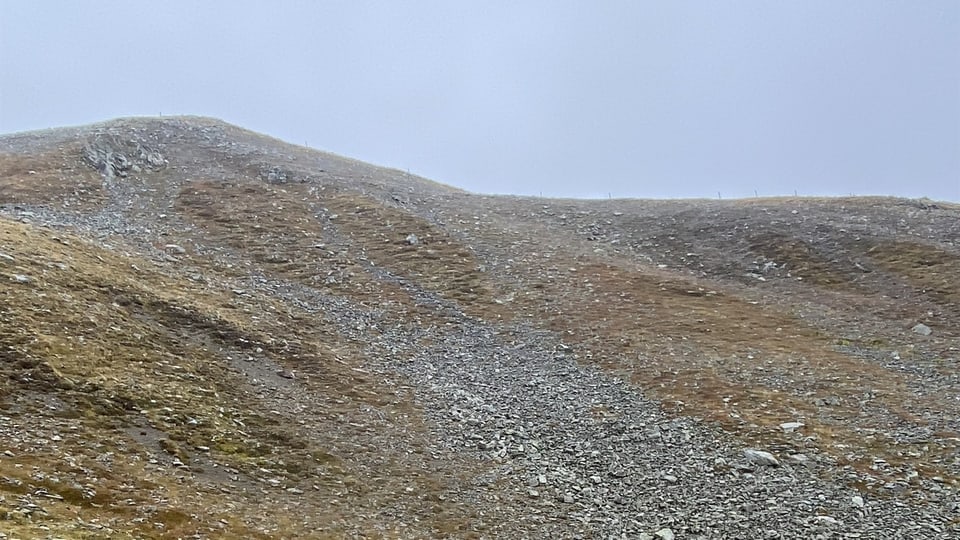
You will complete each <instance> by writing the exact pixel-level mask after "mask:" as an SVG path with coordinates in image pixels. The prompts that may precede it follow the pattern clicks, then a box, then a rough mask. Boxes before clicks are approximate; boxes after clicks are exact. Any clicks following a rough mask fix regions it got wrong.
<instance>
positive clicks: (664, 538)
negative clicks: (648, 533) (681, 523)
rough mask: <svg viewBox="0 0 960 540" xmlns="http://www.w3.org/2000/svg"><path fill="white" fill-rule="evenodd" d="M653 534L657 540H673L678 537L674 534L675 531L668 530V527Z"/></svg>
mask: <svg viewBox="0 0 960 540" xmlns="http://www.w3.org/2000/svg"><path fill="white" fill-rule="evenodd" d="M653 534H654V536H656V537H657V538H660V540H673V539H674V538H675V537H676V536H675V535H674V534H673V531H672V530H670V529H668V528H666V527H664V528H663V529H660V530H659V531H657V532H655V533H653Z"/></svg>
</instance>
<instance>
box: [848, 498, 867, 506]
mask: <svg viewBox="0 0 960 540" xmlns="http://www.w3.org/2000/svg"><path fill="white" fill-rule="evenodd" d="M850 502H851V503H853V505H854V506H856V507H857V508H863V507H864V506H865V505H866V503H865V502H863V497H861V496H859V495H854V496H853V497H851V498H850Z"/></svg>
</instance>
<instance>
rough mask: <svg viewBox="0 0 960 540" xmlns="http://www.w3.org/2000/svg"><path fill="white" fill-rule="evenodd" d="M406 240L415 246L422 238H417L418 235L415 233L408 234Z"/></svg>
mask: <svg viewBox="0 0 960 540" xmlns="http://www.w3.org/2000/svg"><path fill="white" fill-rule="evenodd" d="M406 242H407V243H408V244H410V245H411V246H415V245H417V244H419V243H420V239H419V238H417V235H415V234H408V235H407V238H406Z"/></svg>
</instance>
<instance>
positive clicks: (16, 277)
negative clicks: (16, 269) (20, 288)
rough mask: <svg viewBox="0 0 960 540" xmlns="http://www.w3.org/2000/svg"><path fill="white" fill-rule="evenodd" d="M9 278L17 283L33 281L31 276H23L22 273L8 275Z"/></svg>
mask: <svg viewBox="0 0 960 540" xmlns="http://www.w3.org/2000/svg"><path fill="white" fill-rule="evenodd" d="M10 279H12V280H13V281H16V282H17V283H30V282H31V281H33V278H31V277H30V276H25V275H23V274H14V275H12V276H10Z"/></svg>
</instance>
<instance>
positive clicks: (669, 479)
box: [663, 474, 680, 484]
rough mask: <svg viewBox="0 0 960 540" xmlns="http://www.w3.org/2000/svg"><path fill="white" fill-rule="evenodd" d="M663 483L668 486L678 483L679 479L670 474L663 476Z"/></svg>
mask: <svg viewBox="0 0 960 540" xmlns="http://www.w3.org/2000/svg"><path fill="white" fill-rule="evenodd" d="M663 481H664V482H666V483H668V484H676V483H677V482H679V481H680V479H679V478H677V477H676V476H674V475H672V474H665V475H663Z"/></svg>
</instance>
